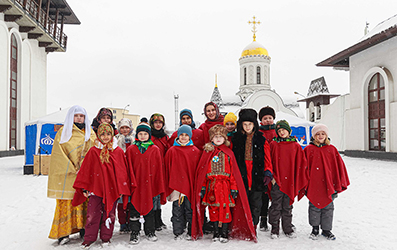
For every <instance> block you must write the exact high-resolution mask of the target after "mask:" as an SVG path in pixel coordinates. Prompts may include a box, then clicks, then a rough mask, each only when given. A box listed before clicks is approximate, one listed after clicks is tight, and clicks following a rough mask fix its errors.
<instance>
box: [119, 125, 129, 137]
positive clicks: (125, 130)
mask: <svg viewBox="0 0 397 250" xmlns="http://www.w3.org/2000/svg"><path fill="white" fill-rule="evenodd" d="M130 131H131V129H130V127H128V126H122V127H121V128H120V134H122V135H124V136H126V135H128V134H129V133H130Z"/></svg>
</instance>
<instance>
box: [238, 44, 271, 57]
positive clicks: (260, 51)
mask: <svg viewBox="0 0 397 250" xmlns="http://www.w3.org/2000/svg"><path fill="white" fill-rule="evenodd" d="M251 55H265V56H269V53H268V52H267V50H266V49H265V47H264V46H263V45H262V44H260V43H258V42H256V41H253V42H252V43H251V44H249V45H248V46H247V47H245V48H244V50H243V52H242V53H241V57H243V56H251Z"/></svg>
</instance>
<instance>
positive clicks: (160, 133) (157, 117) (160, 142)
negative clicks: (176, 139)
mask: <svg viewBox="0 0 397 250" xmlns="http://www.w3.org/2000/svg"><path fill="white" fill-rule="evenodd" d="M149 124H150V129H151V132H152V141H153V143H154V145H156V146H157V147H158V148H159V149H160V153H161V157H162V159H163V161H164V157H165V153H167V150H168V148H169V145H168V135H167V134H166V133H165V131H164V128H165V118H164V116H163V115H162V114H160V113H154V114H152V115H151V116H150V119H149ZM163 166H164V162H163ZM164 182H166V180H164ZM160 203H161V202H160V197H159V196H158V197H156V198H155V200H154V203H153V212H154V227H155V228H156V231H161V230H163V229H166V228H167V226H166V225H165V224H164V222H163V220H162V219H161V204H160Z"/></svg>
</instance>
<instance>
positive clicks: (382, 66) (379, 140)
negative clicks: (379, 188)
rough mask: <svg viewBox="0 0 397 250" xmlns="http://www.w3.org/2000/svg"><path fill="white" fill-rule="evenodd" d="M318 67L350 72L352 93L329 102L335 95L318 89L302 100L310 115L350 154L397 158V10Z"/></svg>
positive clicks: (341, 148) (339, 146)
mask: <svg viewBox="0 0 397 250" xmlns="http://www.w3.org/2000/svg"><path fill="white" fill-rule="evenodd" d="M317 66H322V67H333V68H334V69H341V70H347V71H349V75H350V81H349V86H350V93H349V94H346V95H343V96H339V97H337V98H336V99H335V101H334V102H333V103H332V104H330V102H329V98H332V97H335V96H332V94H329V93H328V90H324V89H323V90H321V88H317V89H318V90H319V91H315V92H312V94H311V95H310V94H309V96H308V97H307V98H306V99H302V100H301V101H305V102H306V107H307V112H306V113H307V117H308V118H309V119H313V120H315V121H316V122H320V123H324V124H326V125H328V127H329V130H330V136H331V142H332V143H333V144H335V146H336V147H337V148H338V149H339V150H340V151H344V152H345V154H346V155H349V156H357V157H369V158H381V159H389V160H397V85H396V80H395V79H397V15H395V16H393V17H391V18H389V19H387V20H385V21H383V22H381V23H380V24H378V25H377V26H376V27H375V28H373V29H372V30H371V31H369V32H367V31H366V34H365V35H364V37H362V38H361V39H360V40H359V41H358V42H357V43H356V44H354V45H352V46H350V47H348V48H346V49H344V50H342V51H341V52H339V53H337V54H335V55H333V56H331V57H329V58H327V59H325V60H323V61H322V62H320V63H318V64H317ZM317 84H318V83H317ZM312 87H314V86H310V88H312ZM309 93H310V89H309Z"/></svg>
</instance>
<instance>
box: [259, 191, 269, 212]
mask: <svg viewBox="0 0 397 250" xmlns="http://www.w3.org/2000/svg"><path fill="white" fill-rule="evenodd" d="M268 212H269V195H267V193H265V192H263V193H262V208H261V216H262V217H267V213H268Z"/></svg>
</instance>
